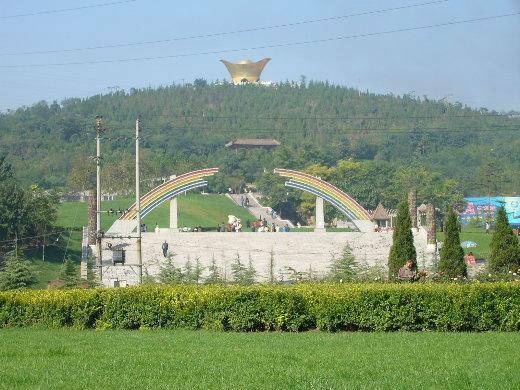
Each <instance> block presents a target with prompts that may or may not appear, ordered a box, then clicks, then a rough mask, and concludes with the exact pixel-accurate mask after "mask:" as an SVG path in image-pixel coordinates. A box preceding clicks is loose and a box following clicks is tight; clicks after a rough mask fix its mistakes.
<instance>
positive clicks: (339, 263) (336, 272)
mask: <svg viewBox="0 0 520 390" xmlns="http://www.w3.org/2000/svg"><path fill="white" fill-rule="evenodd" d="M358 269H359V267H358V264H357V262H356V259H355V257H354V255H353V254H352V249H350V246H349V245H348V244H347V245H345V247H344V248H343V250H342V251H341V256H339V257H338V258H336V257H335V256H333V257H332V260H331V265H330V267H329V275H328V279H330V280H331V281H332V282H349V281H352V280H354V279H355V278H356V276H357V272H358Z"/></svg>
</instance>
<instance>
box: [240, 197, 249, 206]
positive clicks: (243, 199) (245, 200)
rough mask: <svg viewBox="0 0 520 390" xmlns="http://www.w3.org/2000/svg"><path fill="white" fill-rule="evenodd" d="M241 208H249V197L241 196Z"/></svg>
mask: <svg viewBox="0 0 520 390" xmlns="http://www.w3.org/2000/svg"><path fill="white" fill-rule="evenodd" d="M240 206H242V207H249V197H247V196H241V197H240Z"/></svg>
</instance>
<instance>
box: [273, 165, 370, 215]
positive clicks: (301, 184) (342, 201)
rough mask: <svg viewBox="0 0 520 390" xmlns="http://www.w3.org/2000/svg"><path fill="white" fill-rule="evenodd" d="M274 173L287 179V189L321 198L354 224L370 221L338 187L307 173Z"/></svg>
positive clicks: (289, 171) (365, 213)
mask: <svg viewBox="0 0 520 390" xmlns="http://www.w3.org/2000/svg"><path fill="white" fill-rule="evenodd" d="M274 173H276V174H278V175H280V176H282V177H287V178H289V180H288V181H286V182H285V185H286V186H287V187H291V188H297V189H299V190H303V191H306V192H310V193H311V194H313V195H316V196H319V197H320V198H323V199H324V200H326V201H327V202H329V203H330V204H332V205H333V206H335V207H336V208H337V209H338V210H339V211H341V212H342V213H343V214H345V215H346V216H347V217H348V218H349V219H351V220H352V221H353V222H354V223H355V222H356V221H370V214H369V213H368V211H366V210H365V209H364V208H363V206H361V205H360V204H359V203H358V202H356V200H355V199H354V198H352V197H351V196H349V195H348V194H346V193H345V192H343V191H341V190H340V189H339V188H338V187H336V186H333V185H332V184H330V183H328V182H326V181H323V180H321V179H319V178H317V177H315V176H312V175H309V174H307V173H303V172H299V171H293V170H290V169H281V168H277V169H275V170H274Z"/></svg>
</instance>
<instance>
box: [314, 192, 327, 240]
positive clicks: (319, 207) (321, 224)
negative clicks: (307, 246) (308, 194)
mask: <svg viewBox="0 0 520 390" xmlns="http://www.w3.org/2000/svg"><path fill="white" fill-rule="evenodd" d="M314 217H315V220H316V227H315V228H314V231H315V232H324V231H325V210H324V204H323V198H321V197H319V196H317V197H316V210H315V216H314Z"/></svg>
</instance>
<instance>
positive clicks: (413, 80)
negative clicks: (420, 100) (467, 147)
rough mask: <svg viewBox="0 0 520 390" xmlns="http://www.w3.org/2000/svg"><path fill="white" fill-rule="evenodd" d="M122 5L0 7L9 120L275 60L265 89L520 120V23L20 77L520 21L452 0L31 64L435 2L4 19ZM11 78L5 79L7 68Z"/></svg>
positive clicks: (479, 3)
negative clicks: (68, 101) (406, 100)
mask: <svg viewBox="0 0 520 390" xmlns="http://www.w3.org/2000/svg"><path fill="white" fill-rule="evenodd" d="M111 1H112V2H114V1H117V0H75V1H74V2H72V1H65V0H52V1H51V0H47V1H29V0H17V1H8V0H4V1H1V2H0V7H1V8H0V9H1V13H0V90H1V92H2V93H1V94H0V110H5V109H8V108H11V109H12V108H16V107H18V106H20V105H30V104H32V103H35V102H37V101H39V100H42V99H45V100H48V101H52V100H54V99H57V100H61V99H63V98H65V97H83V96H89V95H93V94H97V93H107V92H108V91H109V89H108V88H109V87H114V86H119V87H121V88H125V89H128V88H131V87H144V86H156V85H161V84H163V85H164V84H170V83H172V82H176V83H182V82H183V80H185V81H186V82H188V81H192V80H193V79H195V78H198V77H204V78H206V79H208V80H215V79H224V78H225V79H228V80H229V74H228V73H227V70H226V68H225V67H224V65H223V64H221V63H220V62H219V61H218V60H219V59H220V58H225V59H228V60H230V61H235V60H240V59H244V58H250V59H252V60H259V59H261V58H263V57H271V58H272V61H271V62H270V63H269V64H268V65H267V66H266V68H265V70H264V73H263V76H262V78H263V79H264V80H272V81H279V80H286V79H289V80H299V79H300V76H301V75H305V76H306V77H307V79H308V80H310V79H314V80H329V81H330V82H333V83H337V84H342V85H347V86H354V87H359V88H362V89H363V90H369V91H371V92H382V93H387V92H393V93H396V94H402V93H411V92H413V91H414V93H415V94H416V95H419V96H422V95H427V96H428V97H431V98H442V97H444V96H448V99H449V100H450V101H460V102H463V103H465V104H467V105H470V106H473V107H483V106H485V107H489V108H493V109H497V110H510V109H515V110H520V43H519V41H520V40H519V38H520V15H518V16H511V17H508V18H502V19H496V20H491V21H484V22H478V23H468V24H460V25H453V26H446V27H440V28H435V29H425V30H420V31H409V32H399V33H394V34H387V35H381V36H373V37H365V38H359V39H343V40H335V41H330V42H325V43H316V44H309V45H298V46H290V47H281V48H269V49H261V50H248V51H240V52H231V53H223V54H209V55H196V56H185V57H180V58H170V59H155V60H142V61H132V62H116V63H105V64H81V65H59V66H45V67H14V68H5V66H6V65H27V64H49V63H63V62H85V61H99V60H111V59H120V58H133V57H156V56H174V55H182V54H188V53H201V52H207V51H216V50H228V49H237V48H250V47H258V46H268V45H273V44H281V43H289V42H301V41H310V40H320V39H327V38H332V37H338V36H350V35H357V34H367V33H374V32H380V31H387V30H395V29H401V28H408V27H416V26H424V25H431V24H437V23H446V22H451V21H457V20H464V19H474V18H480V17H485V16H494V15H500V14H507V13H514V12H520V0H493V1H490V0H450V1H446V2H444V3H440V4H435V5H428V6H423V7H416V8H409V9H403V10H396V11H392V12H386V13H381V14H376V15H364V16H357V17H351V18H345V19H339V20H333V21H327V22H321V23H311V24H303V25H299V26H293V27H284V28H278V29H272V30H268V31H255V32H248V33H241V34H233V35H224V36H218V37H206V38H201V39H191V40H181V41H173V42H168V43H157V44H151V45H141V46H132V47H119V48H110V49H100V50H84V51H73V52H67V53H52V54H50V53H48V54H31V55H21V54H18V55H5V54H12V53H19V52H27V51H42V50H43V51H45V50H59V49H72V48H84V47H89V46H90V47H91V46H99V45H110V44H119V43H130V42H140V41H154V40H163V39H169V38H177V37H185V36H193V35H200V34H208V33H215V32H226V31H233V30H240V29H247V28H252V27H263V26H271V25H276V24H285V23H292V22H298V21H302V20H309V19H316V18H327V17H336V16H341V15H348V14H352V13H359V12H364V11H373V10H379V9H383V8H392V7H399V6H403V5H408V4H417V3H424V2H428V0H422V1H421V0H407V1H405V0H388V1H374V0H348V1H347V0H337V1H336V0H322V1H317V0H315V1H305V0H299V1H282V0H276V1H274V0H273V1H271V0H263V1H250V0H249V1H245V0H244V1H197V0H193V1H186V2H181V1H171V0H153V1H152V0H149V1H146V0H136V1H131V2H125V3H124V4H120V5H114V6H107V7H98V8H88V9H83V10H76V11H69V12H63V13H50V14H43V15H34V16H25V17H6V16H12V15H17V14H25V13H34V12H38V11H47V10H53V9H61V8H70V7H80V6H88V5H93V4H101V3H108V2H111ZM2 66H4V67H2Z"/></svg>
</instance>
